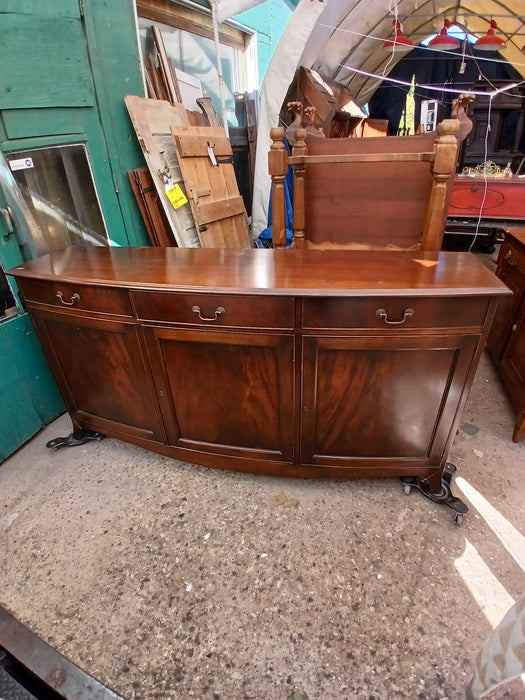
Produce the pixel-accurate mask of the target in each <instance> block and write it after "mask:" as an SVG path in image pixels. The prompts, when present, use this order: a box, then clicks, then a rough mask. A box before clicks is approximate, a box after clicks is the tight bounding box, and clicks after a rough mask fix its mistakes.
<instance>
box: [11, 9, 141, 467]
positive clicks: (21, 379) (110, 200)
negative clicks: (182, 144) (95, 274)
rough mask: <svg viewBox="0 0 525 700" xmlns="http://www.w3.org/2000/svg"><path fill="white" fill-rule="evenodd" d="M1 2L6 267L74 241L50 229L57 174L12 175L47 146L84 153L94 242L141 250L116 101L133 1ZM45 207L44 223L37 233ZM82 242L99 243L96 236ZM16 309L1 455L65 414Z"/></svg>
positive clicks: (134, 154)
mask: <svg viewBox="0 0 525 700" xmlns="http://www.w3.org/2000/svg"><path fill="white" fill-rule="evenodd" d="M0 5H1V6H0V66H1V70H0V189H3V194H2V193H0V208H4V209H5V208H6V207H7V205H9V204H13V202H12V201H10V199H9V198H10V197H11V199H12V198H13V196H15V197H18V198H19V201H20V204H21V206H20V207H18V210H17V211H15V212H14V214H15V219H16V226H15V228H16V230H15V232H14V234H13V235H8V234H9V230H8V225H7V223H6V221H4V219H1V220H0V263H1V265H2V267H3V269H4V270H6V269H8V268H10V267H12V266H14V265H16V264H18V263H19V262H21V261H23V260H24V259H28V258H30V257H34V256H35V255H39V254H42V253H45V252H46V246H47V248H48V249H52V248H53V247H57V246H58V247H60V246H62V247H63V246H65V245H74V244H78V242H79V241H78V240H77V239H75V236H70V237H69V238H68V237H67V236H65V237H62V238H57V239H55V237H54V235H48V234H49V231H51V230H52V229H53V219H54V218H55V216H56V219H57V221H58V220H59V219H60V226H61V227H62V228H64V227H66V228H67V227H68V226H69V225H70V223H71V222H70V219H71V216H70V215H69V210H68V211H67V212H66V213H64V211H63V201H62V191H61V186H60V182H61V181H60V177H59V176H58V175H56V174H53V178H52V182H51V184H50V181H49V179H48V178H47V174H46V171H44V170H42V171H41V173H40V174H39V173H37V172H36V169H35V171H34V173H29V174H28V177H27V178H26V179H23V178H22V180H20V178H19V177H18V180H17V182H14V178H15V176H18V175H19V173H17V172H15V167H14V164H15V162H16V161H23V160H24V159H25V158H26V157H27V156H28V155H29V157H31V155H32V154H34V155H35V162H36V160H38V157H39V156H42V154H44V151H46V153H45V154H44V155H45V156H46V157H44V158H43V160H45V161H46V163H52V161H53V158H52V156H53V154H52V150H53V149H62V150H67V149H68V148H70V147H74V148H76V149H77V150H78V149H80V150H82V153H83V157H84V162H85V164H87V165H86V166H85V167H86V168H87V170H88V171H89V173H88V174H89V184H90V186H91V187H92V188H93V192H94V195H93V196H92V197H91V199H90V200H89V204H88V205H86V204H85V203H84V204H82V205H81V208H83V211H84V213H87V212H88V210H89V206H91V203H94V206H96V207H98V209H99V213H100V217H101V220H102V221H103V224H102V229H103V230H104V232H105V239H104V240H102V243H103V244H106V245H117V246H128V245H129V246H137V245H148V236H147V233H146V230H145V228H144V224H143V221H142V219H141V216H140V212H139V210H138V207H137V205H136V202H135V199H134V195H133V192H132V190H131V187H130V184H129V179H128V174H127V173H128V170H131V169H133V168H137V167H142V166H143V165H144V160H143V156H142V152H141V151H140V148H139V145H138V143H137V139H136V136H135V132H134V129H133V126H132V124H131V122H130V120H129V116H128V113H127V110H126V107H125V103H124V97H125V96H126V95H128V94H132V95H140V96H143V94H144V86H143V82H142V74H141V69H140V58H139V50H138V45H137V37H136V26H135V11H134V2H133V0H113V2H111V3H108V2H106V0H89V2H83V1H82V0H60V2H56V0H2V1H1V3H0ZM46 149H47V150H46ZM48 155H49V157H47V156H48ZM60 159H61V164H62V165H63V164H64V161H65V160H66V159H67V158H66V156H64V155H63V154H62V153H61V155H60ZM51 167H52V166H51ZM66 169H67V168H66ZM30 176H31V177H30ZM67 180H68V185H71V187H70V189H71V190H72V192H70V193H69V198H70V199H71V200H77V199H82V197H81V196H79V195H82V194H83V192H82V189H83V186H84V185H83V182H84V181H83V179H82V177H78V175H77V176H76V177H74V178H69V177H68V178H67ZM86 182H87V180H86ZM72 183H73V184H72ZM44 185H45V186H44ZM17 186H18V193H17V192H16V187H17ZM26 186H27V187H26ZM86 186H87V185H86ZM24 188H26V189H24ZM30 190H31V191H30ZM13 193H15V194H13ZM6 198H7V201H6ZM15 204H16V202H15ZM13 208H14V209H16V207H13ZM42 212H46V213H47V217H48V220H49V221H50V222H51V223H50V224H49V226H48V227H47V228H48V230H45V231H44V230H42V225H41V219H40V218H39V217H40V214H41V213H42ZM86 215H87V214H86ZM79 218H80V219H81V218H82V217H79ZM64 222H66V223H65V224H64ZM70 228H71V230H74V231H75V232H78V231H79V230H85V229H86V224H85V222H84V221H73V222H72V225H71V226H70ZM88 228H89V226H88ZM51 233H53V234H54V233H55V232H53V231H51ZM4 236H6V238H4ZM87 238H88V240H89V236H88V237H87ZM56 240H59V242H58V243H57V242H56ZM91 240H92V242H93V243H94V244H100V243H101V238H100V237H97V236H94V237H91ZM35 241H37V243H38V244H37V243H35ZM80 242H81V243H82V242H83V241H82V240H81V241H80ZM14 292H15V295H16V290H14ZM20 311H21V313H19V314H18V315H16V316H12V317H9V318H8V319H4V320H2V321H1V323H0V411H1V415H0V461H1V460H2V459H5V457H6V456H8V455H9V454H10V453H11V452H13V451H14V450H15V449H16V448H17V447H18V446H19V445H20V444H23V442H24V441H25V440H26V439H28V437H30V436H31V435H33V434H34V433H35V432H36V431H37V430H38V429H40V428H41V427H42V425H45V424H46V423H47V422H49V421H50V420H52V419H53V418H54V417H55V416H56V415H57V413H59V412H60V411H62V410H63V404H62V402H61V399H60V397H59V396H58V393H57V390H56V387H55V384H54V382H53V380H52V379H51V377H50V375H49V370H48V369H47V365H46V363H45V360H44V359H43V356H42V353H41V350H40V347H39V344H38V341H37V340H36V337H35V335H34V333H33V330H32V326H31V323H30V321H29V319H28V317H27V314H25V313H23V309H22V308H21V307H20Z"/></svg>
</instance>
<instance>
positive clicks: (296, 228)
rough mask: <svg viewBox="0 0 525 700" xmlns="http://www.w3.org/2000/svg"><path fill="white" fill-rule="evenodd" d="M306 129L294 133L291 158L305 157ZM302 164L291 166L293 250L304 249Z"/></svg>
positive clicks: (303, 168)
mask: <svg viewBox="0 0 525 700" xmlns="http://www.w3.org/2000/svg"><path fill="white" fill-rule="evenodd" d="M305 138H306V129H297V131H296V132H295V144H294V147H293V150H292V157H293V158H295V157H296V156H297V157H304V156H305V155H306V143H305ZM305 169H306V166H305V164H304V162H299V163H295V164H293V165H292V170H293V245H294V247H295V248H304V247H305V246H304V228H305V214H304V173H305Z"/></svg>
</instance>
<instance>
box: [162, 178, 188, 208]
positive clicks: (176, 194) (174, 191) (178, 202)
mask: <svg viewBox="0 0 525 700" xmlns="http://www.w3.org/2000/svg"><path fill="white" fill-rule="evenodd" d="M166 196H167V197H168V199H169V200H170V202H171V203H172V204H173V206H174V207H175V209H178V208H179V207H182V205H183V204H186V202H187V201H188V200H187V199H186V195H185V194H184V192H183V191H182V190H181V188H180V185H177V183H175V184H174V185H172V186H171V187H169V188H168V189H167V190H166Z"/></svg>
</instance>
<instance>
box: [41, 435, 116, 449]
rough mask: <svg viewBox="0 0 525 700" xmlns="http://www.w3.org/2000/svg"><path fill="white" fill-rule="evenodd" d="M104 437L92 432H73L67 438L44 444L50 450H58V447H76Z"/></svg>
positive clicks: (57, 438)
mask: <svg viewBox="0 0 525 700" xmlns="http://www.w3.org/2000/svg"><path fill="white" fill-rule="evenodd" d="M105 437H106V436H105V435H103V434H102V433H97V432H96V431H94V430H75V431H74V432H72V433H71V434H70V435H68V436H67V437H56V438H54V439H53V440H49V442H46V447H47V448H49V449H50V450H58V448H59V447H77V445H83V444H84V443H86V442H89V441H90V440H103V439H104V438H105Z"/></svg>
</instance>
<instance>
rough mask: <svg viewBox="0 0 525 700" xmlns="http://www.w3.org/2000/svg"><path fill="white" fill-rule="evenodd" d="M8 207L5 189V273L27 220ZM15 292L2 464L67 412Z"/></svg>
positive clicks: (1, 240) (2, 403) (2, 366)
mask: <svg viewBox="0 0 525 700" xmlns="http://www.w3.org/2000/svg"><path fill="white" fill-rule="evenodd" d="M1 163H2V161H1V160H0V167H1ZM8 206H9V205H8V202H7V201H6V198H5V196H4V192H3V189H2V188H1V187H0V210H1V212H2V213H3V214H4V215H5V217H6V218H4V216H0V263H1V265H0V267H1V268H2V269H3V270H6V269H9V268H11V267H14V266H15V265H17V264H18V263H20V262H22V256H21V253H20V248H19V246H18V244H17V241H16V238H15V235H16V233H17V231H16V229H17V228H19V227H24V226H25V220H24V219H20V218H19V217H16V214H15V211H14V208H13V207H10V206H9V209H8ZM0 274H2V270H0ZM3 279H5V277H3ZM11 288H12V292H13V295H14V299H13V301H15V302H17V303H16V306H9V309H10V311H9V313H8V314H6V313H5V311H6V310H7V309H6V308H4V307H6V305H4V307H3V308H2V314H1V315H0V462H1V461H3V460H4V459H5V458H6V457H9V455H10V454H12V453H13V452H14V451H15V450H16V449H18V448H19V447H20V446H21V445H23V444H24V443H25V442H26V441H27V440H29V438H31V437H32V436H33V435H35V433H37V432H38V431H39V430H40V429H41V428H43V427H44V426H45V425H47V424H48V423H49V422H50V421H52V420H53V419H54V418H56V416H58V415H59V414H60V413H62V412H63V411H64V410H65V408H64V403H63V401H62V398H61V397H60V394H59V393H58V389H57V387H56V385H55V382H54V380H53V377H52V376H51V372H50V371H49V367H48V365H47V362H46V360H45V358H44V356H43V354H42V350H41V348H40V345H39V344H38V342H37V339H36V336H35V333H34V331H33V326H32V324H31V321H30V319H29V316H28V314H27V313H25V312H24V311H23V309H22V307H21V305H20V303H19V300H18V299H17V290H16V286H15V285H12V286H11ZM10 303H11V302H10Z"/></svg>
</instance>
